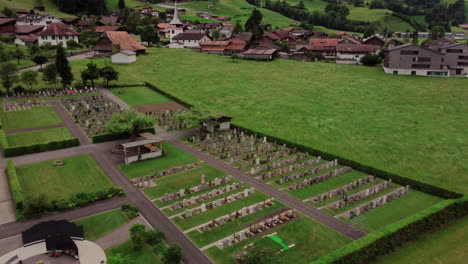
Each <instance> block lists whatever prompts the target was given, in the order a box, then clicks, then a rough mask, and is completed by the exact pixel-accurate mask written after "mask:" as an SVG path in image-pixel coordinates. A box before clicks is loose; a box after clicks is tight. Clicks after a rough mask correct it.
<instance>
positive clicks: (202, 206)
mask: <svg viewBox="0 0 468 264" xmlns="http://www.w3.org/2000/svg"><path fill="white" fill-rule="evenodd" d="M200 209H201V212H202V213H204V212H206V204H202V205H201V206H200Z"/></svg>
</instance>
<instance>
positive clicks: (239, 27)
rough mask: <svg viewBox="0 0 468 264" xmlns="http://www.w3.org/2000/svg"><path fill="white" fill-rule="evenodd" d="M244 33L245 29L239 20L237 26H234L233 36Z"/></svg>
mask: <svg viewBox="0 0 468 264" xmlns="http://www.w3.org/2000/svg"><path fill="white" fill-rule="evenodd" d="M243 31H244V29H243V28H242V25H241V23H240V21H239V20H237V22H236V25H235V26H234V29H233V30H232V35H237V34H239V33H241V32H243Z"/></svg>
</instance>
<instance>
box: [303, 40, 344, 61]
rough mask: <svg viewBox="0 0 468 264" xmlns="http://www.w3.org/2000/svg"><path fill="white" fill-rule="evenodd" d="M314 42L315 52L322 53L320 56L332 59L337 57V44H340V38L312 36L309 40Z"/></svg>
mask: <svg viewBox="0 0 468 264" xmlns="http://www.w3.org/2000/svg"><path fill="white" fill-rule="evenodd" d="M309 43H310V44H312V48H313V52H314V53H315V54H317V55H318V54H319V53H321V56H319V57H320V58H322V59H332V60H334V59H335V57H336V46H337V45H338V39H334V38H312V39H310V40H309Z"/></svg>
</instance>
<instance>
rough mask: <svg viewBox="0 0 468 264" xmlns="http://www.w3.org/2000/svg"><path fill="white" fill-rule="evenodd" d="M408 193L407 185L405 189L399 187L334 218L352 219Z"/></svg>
mask: <svg viewBox="0 0 468 264" xmlns="http://www.w3.org/2000/svg"><path fill="white" fill-rule="evenodd" d="M408 192H409V185H407V186H406V187H400V188H398V189H396V190H394V191H392V192H390V193H388V194H386V195H384V196H382V197H379V198H376V199H374V200H372V201H370V202H367V203H364V204H361V205H359V206H357V207H355V208H352V209H350V210H348V211H346V212H343V213H341V214H339V215H336V216H335V217H336V218H339V217H345V218H348V219H353V218H354V217H356V216H359V215H361V214H363V213H365V212H367V211H369V210H371V209H374V208H377V207H379V206H382V205H384V204H386V203H388V202H391V201H392V200H395V199H397V198H400V197H401V196H403V195H404V194H406V193H408Z"/></svg>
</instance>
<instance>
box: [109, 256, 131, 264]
mask: <svg viewBox="0 0 468 264" xmlns="http://www.w3.org/2000/svg"><path fill="white" fill-rule="evenodd" d="M107 264H135V261H133V259H132V258H131V257H130V256H125V257H122V256H121V255H120V254H117V255H115V256H111V257H109V258H108V259H107Z"/></svg>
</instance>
